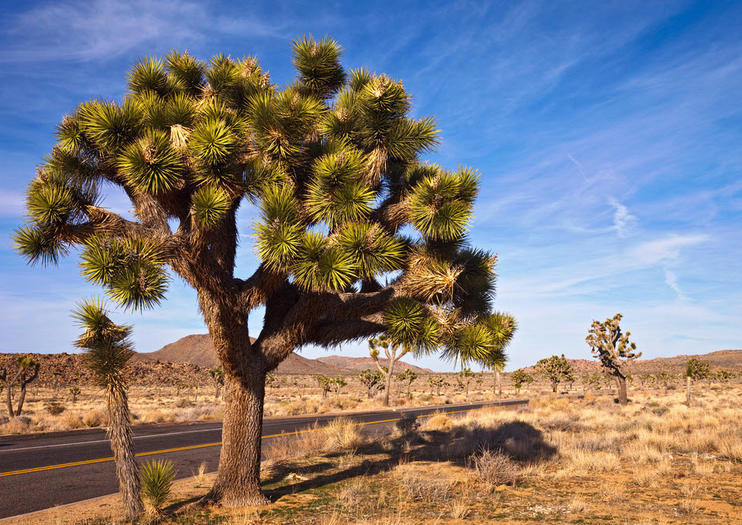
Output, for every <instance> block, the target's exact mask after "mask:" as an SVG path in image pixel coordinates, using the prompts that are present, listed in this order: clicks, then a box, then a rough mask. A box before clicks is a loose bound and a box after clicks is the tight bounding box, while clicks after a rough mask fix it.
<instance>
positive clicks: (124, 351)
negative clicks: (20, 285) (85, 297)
mask: <svg viewBox="0 0 742 525" xmlns="http://www.w3.org/2000/svg"><path fill="white" fill-rule="evenodd" d="M74 317H75V318H76V319H77V320H78V321H79V323H80V325H81V326H82V327H83V328H84V330H85V331H84V332H83V333H82V335H81V336H80V337H79V338H78V339H77V341H76V342H75V345H76V346H77V347H78V348H81V349H83V350H85V354H84V357H85V363H86V365H87V366H88V368H90V370H91V371H92V372H93V376H94V379H95V381H96V383H97V384H98V385H100V386H101V387H103V388H104V389H105V391H106V398H107V407H108V421H109V424H108V429H107V432H108V438H109V439H110V441H111V450H112V451H113V456H114V458H115V461H116V475H117V476H118V479H119V487H120V490H121V496H122V497H123V500H124V506H125V507H126V510H127V515H128V519H130V520H132V521H133V520H135V519H137V518H138V517H139V516H141V514H142V512H143V507H142V500H141V497H140V494H139V489H140V485H139V475H138V467H137V462H136V459H135V458H134V441H133V438H132V433H131V423H130V422H129V421H130V416H131V414H130V413H129V399H128V395H127V385H126V377H125V374H124V369H125V368H126V365H127V363H128V362H129V359H131V357H132V355H134V352H133V350H132V348H131V341H130V340H129V337H130V335H131V326H120V325H117V324H115V323H114V322H113V321H111V320H110V319H109V318H108V316H107V315H106V311H105V310H104V309H103V306H102V305H101V304H100V303H98V302H96V301H84V302H82V303H80V304H79V305H78V307H77V309H76V310H75V311H74Z"/></svg>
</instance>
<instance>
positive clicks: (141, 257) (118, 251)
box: [80, 236, 169, 310]
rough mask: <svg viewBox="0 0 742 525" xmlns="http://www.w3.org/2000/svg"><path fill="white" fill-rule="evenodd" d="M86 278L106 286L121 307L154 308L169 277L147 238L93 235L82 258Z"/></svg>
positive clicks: (154, 248) (163, 292) (153, 245)
mask: <svg viewBox="0 0 742 525" xmlns="http://www.w3.org/2000/svg"><path fill="white" fill-rule="evenodd" d="M80 267H81V269H82V273H83V276H85V278H86V279H88V280H89V281H91V282H92V283H94V284H98V285H101V286H103V287H104V288H105V289H106V291H107V292H108V295H109V296H110V297H111V299H113V300H114V301H116V302H117V303H119V304H120V305H122V306H125V307H127V308H132V309H134V310H142V309H144V308H151V307H153V306H155V305H157V304H159V303H160V301H162V299H163V298H164V296H165V291H166V290H167V283H168V280H169V279H168V275H167V272H166V271H165V269H164V268H163V265H162V256H161V254H160V251H159V249H158V248H157V246H156V245H155V244H154V243H152V242H151V241H149V240H147V239H140V238H133V237H128V238H124V239H115V238H111V237H101V236H94V237H91V238H89V239H88V240H87V241H86V243H85V249H84V250H83V253H82V255H81V258H80Z"/></svg>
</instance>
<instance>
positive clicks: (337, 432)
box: [320, 418, 364, 451]
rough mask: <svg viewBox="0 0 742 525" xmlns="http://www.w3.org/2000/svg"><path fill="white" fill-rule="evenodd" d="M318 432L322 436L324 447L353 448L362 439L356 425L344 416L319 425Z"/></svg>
mask: <svg viewBox="0 0 742 525" xmlns="http://www.w3.org/2000/svg"><path fill="white" fill-rule="evenodd" d="M320 433H321V435H322V436H323V438H324V449H325V450H327V451H331V450H353V449H356V448H358V447H359V446H360V445H361V444H362V443H363V441H364V439H363V435H362V434H361V432H360V430H359V429H358V425H356V424H355V423H353V422H352V421H350V420H349V419H346V418H337V419H333V420H332V421H330V422H329V423H328V424H327V425H326V426H324V427H321V429H320Z"/></svg>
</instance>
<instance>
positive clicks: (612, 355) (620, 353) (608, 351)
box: [585, 314, 642, 405]
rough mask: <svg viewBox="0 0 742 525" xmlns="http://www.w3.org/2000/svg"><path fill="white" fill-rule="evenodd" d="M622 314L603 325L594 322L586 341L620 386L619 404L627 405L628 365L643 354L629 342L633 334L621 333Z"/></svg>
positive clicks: (604, 322)
mask: <svg viewBox="0 0 742 525" xmlns="http://www.w3.org/2000/svg"><path fill="white" fill-rule="evenodd" d="M621 317H622V316H621V314H616V315H614V316H613V318H610V317H609V318H608V319H606V320H605V321H603V322H602V323H601V322H600V321H593V325H592V326H591V327H590V330H589V331H588V334H587V338H585V341H586V342H587V344H588V345H590V349H591V351H592V353H593V355H594V356H595V357H597V358H598V359H600V364H601V365H603V369H604V370H605V371H606V373H607V374H608V375H610V376H612V377H613V378H614V379H615V380H616V383H617V385H618V402H619V403H621V404H622V405H625V404H626V403H628V402H629V398H628V396H627V394H626V375H627V370H626V363H627V362H628V361H633V360H634V359H636V358H637V357H639V356H641V355H642V353H641V352H639V353H637V352H636V343H633V342H630V341H629V336H630V335H631V332H626V333H625V334H624V333H622V332H621V326H620V323H621Z"/></svg>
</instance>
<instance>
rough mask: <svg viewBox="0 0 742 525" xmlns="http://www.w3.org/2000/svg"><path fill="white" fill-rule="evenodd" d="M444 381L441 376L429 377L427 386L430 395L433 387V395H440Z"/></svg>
mask: <svg viewBox="0 0 742 525" xmlns="http://www.w3.org/2000/svg"><path fill="white" fill-rule="evenodd" d="M445 381H446V380H445V379H443V378H442V377H438V376H435V377H429V378H428V386H430V395H433V389H435V395H437V396H439V395H441V388H443V385H444V383H445Z"/></svg>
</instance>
